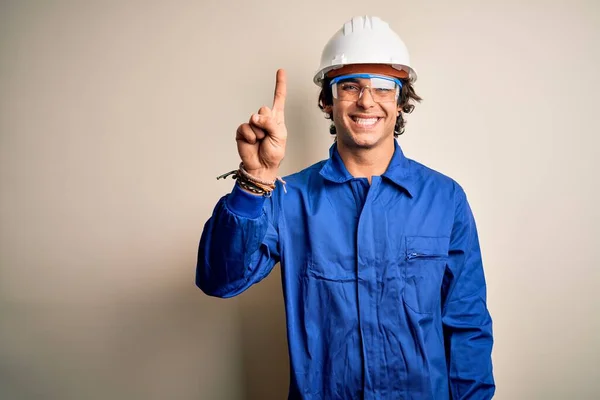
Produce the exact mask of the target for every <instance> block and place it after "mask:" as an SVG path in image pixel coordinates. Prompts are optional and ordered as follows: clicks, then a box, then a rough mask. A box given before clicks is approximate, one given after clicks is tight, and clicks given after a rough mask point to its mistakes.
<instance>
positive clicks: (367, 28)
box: [313, 16, 417, 86]
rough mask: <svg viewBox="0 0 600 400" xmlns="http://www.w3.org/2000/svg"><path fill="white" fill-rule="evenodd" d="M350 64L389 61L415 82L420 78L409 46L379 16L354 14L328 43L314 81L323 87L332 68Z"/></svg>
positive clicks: (388, 63)
mask: <svg viewBox="0 0 600 400" xmlns="http://www.w3.org/2000/svg"><path fill="white" fill-rule="evenodd" d="M350 64H386V65H390V66H392V67H393V68H395V69H397V70H401V71H406V72H407V73H408V78H409V79H410V80H411V81H413V82H414V81H416V80H417V73H416V71H415V70H414V68H413V67H411V65H410V57H409V54H408V49H407V48H406V45H405V44H404V42H403V41H402V39H400V36H398V35H397V34H396V33H395V32H394V31H393V30H392V29H391V28H390V26H389V24H388V23H387V22H385V21H382V20H381V19H380V18H378V17H371V16H360V17H353V18H352V19H351V20H349V21H347V22H346V23H344V26H343V27H342V28H341V29H340V30H338V31H337V32H336V33H335V34H334V35H333V36H332V37H331V39H329V42H327V44H326V45H325V48H324V49H323V53H322V54H321V65H320V66H319V70H318V71H317V73H316V74H315V77H314V79H313V81H314V82H315V84H317V85H318V86H321V84H322V82H323V79H325V76H326V75H327V73H328V72H329V71H331V70H334V69H337V68H341V67H343V66H344V65H350Z"/></svg>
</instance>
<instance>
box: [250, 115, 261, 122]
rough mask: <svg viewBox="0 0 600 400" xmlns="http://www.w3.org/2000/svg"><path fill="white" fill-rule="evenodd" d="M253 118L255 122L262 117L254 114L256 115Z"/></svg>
mask: <svg viewBox="0 0 600 400" xmlns="http://www.w3.org/2000/svg"><path fill="white" fill-rule="evenodd" d="M252 120H253V121H254V122H258V121H260V117H259V116H258V115H256V114H254V116H253V117H252Z"/></svg>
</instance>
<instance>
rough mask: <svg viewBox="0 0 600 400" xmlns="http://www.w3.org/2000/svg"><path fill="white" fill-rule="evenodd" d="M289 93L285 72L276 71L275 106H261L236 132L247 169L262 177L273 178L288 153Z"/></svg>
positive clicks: (239, 149)
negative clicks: (287, 117) (287, 111)
mask: <svg viewBox="0 0 600 400" xmlns="http://www.w3.org/2000/svg"><path fill="white" fill-rule="evenodd" d="M286 94H287V81H286V74H285V71H284V70H282V69H280V70H278V71H277V79H276V83H275V95H274V98H273V108H269V107H265V106H263V107H261V108H260V109H259V110H258V113H257V114H253V115H252V116H251V117H250V121H248V123H246V124H242V125H240V126H239V128H238V129H237V132H236V136H235V140H236V141H237V148H238V153H239V154H240V158H241V159H242V162H243V163H244V168H245V169H246V171H248V172H249V173H250V174H251V175H253V176H256V177H258V178H261V179H267V180H274V179H275V177H276V176H277V171H278V169H279V164H281V161H282V160H283V157H284V156H285V144H286V141H287V129H286V127H285V119H284V115H283V110H284V107H285V97H286Z"/></svg>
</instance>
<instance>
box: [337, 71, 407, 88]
mask: <svg viewBox="0 0 600 400" xmlns="http://www.w3.org/2000/svg"><path fill="white" fill-rule="evenodd" d="M351 78H362V79H371V78H380V79H385V80H387V81H392V82H396V84H397V85H398V87H399V88H400V89H402V81H401V80H400V79H398V78H394V77H392V76H386V75H377V74H348V75H340V76H336V77H335V78H333V79H332V80H331V83H330V84H329V86H333V85H335V84H336V83H338V82H339V81H341V80H344V79H351Z"/></svg>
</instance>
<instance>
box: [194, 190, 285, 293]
mask: <svg viewBox="0 0 600 400" xmlns="http://www.w3.org/2000/svg"><path fill="white" fill-rule="evenodd" d="M264 202H265V199H264V197H260V196H255V195H252V194H249V193H246V192H243V191H242V190H241V189H240V188H238V187H236V188H235V189H234V190H233V192H232V193H231V194H229V195H227V196H225V197H223V198H222V199H221V200H220V201H219V202H218V204H217V205H216V207H215V209H214V211H213V214H212V216H211V217H210V219H209V220H208V221H207V222H206V224H205V227H204V230H203V232H202V237H201V239H200V245H199V248H198V263H197V268H196V284H197V286H198V287H199V288H200V289H202V291H204V292H205V293H207V294H209V295H212V296H218V297H231V296H235V295H237V294H239V293H241V292H242V291H244V290H246V289H247V288H248V287H249V286H251V285H252V284H253V283H256V282H258V281H260V280H261V279H262V278H264V276H266V275H267V274H268V273H269V272H270V271H271V269H272V267H273V265H274V264H275V263H276V262H277V259H278V254H275V253H276V251H275V252H274V251H273V250H274V249H276V247H277V246H276V242H277V239H276V235H275V231H274V229H273V227H272V225H271V222H270V220H269V216H268V215H267V214H266V213H265V211H264V210H263V205H264Z"/></svg>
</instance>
